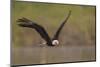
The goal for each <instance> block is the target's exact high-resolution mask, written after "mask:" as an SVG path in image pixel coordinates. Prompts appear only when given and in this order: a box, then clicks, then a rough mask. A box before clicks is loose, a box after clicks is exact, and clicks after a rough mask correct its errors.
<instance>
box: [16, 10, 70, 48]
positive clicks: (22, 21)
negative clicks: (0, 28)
mask: <svg viewBox="0 0 100 67" xmlns="http://www.w3.org/2000/svg"><path fill="white" fill-rule="evenodd" d="M70 15H71V11H69V14H68V16H67V17H66V18H65V20H64V21H63V22H62V23H61V25H60V26H59V28H58V30H57V31H56V33H55V35H54V37H53V38H52V39H51V38H50V37H49V35H48V33H47V32H46V30H45V29H44V27H43V26H41V25H39V24H37V23H35V22H34V21H31V20H29V19H27V18H25V17H23V18H21V19H18V20H17V22H19V23H18V25H19V26H21V27H27V28H32V29H35V30H36V31H37V32H38V33H39V34H40V36H41V37H42V38H43V39H44V40H45V41H46V43H43V44H47V45H48V46H55V45H58V44H59V41H58V38H59V34H60V32H61V30H62V28H63V26H64V24H65V23H66V22H67V20H68V18H69V17H70Z"/></svg>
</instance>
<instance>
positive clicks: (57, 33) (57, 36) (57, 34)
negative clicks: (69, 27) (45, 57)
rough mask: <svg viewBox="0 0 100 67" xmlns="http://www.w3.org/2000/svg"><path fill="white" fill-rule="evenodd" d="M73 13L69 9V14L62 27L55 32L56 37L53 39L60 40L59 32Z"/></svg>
mask: <svg viewBox="0 0 100 67" xmlns="http://www.w3.org/2000/svg"><path fill="white" fill-rule="evenodd" d="M70 15H71V11H69V14H68V16H67V18H66V19H65V20H64V21H63V22H62V24H61V25H60V27H59V28H58V30H57V32H56V33H55V35H54V37H53V40H58V38H59V34H60V32H61V30H62V28H63V26H64V24H65V23H66V22H67V20H68V18H69V17H70Z"/></svg>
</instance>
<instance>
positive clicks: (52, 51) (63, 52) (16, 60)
mask: <svg viewBox="0 0 100 67" xmlns="http://www.w3.org/2000/svg"><path fill="white" fill-rule="evenodd" d="M88 60H89V61H91V60H95V46H86V47H84V46H77V47H75V46H60V47H20V48H13V49H12V52H11V63H12V64H13V65H23V64H44V63H59V62H73V61H88Z"/></svg>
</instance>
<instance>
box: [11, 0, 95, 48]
mask: <svg viewBox="0 0 100 67" xmlns="http://www.w3.org/2000/svg"><path fill="white" fill-rule="evenodd" d="M70 10H71V11H72V14H71V16H70V18H69V20H68V23H66V25H65V27H64V28H63V30H62V33H61V35H60V39H61V40H60V41H61V44H62V45H95V33H96V32H95V23H96V22H95V20H96V19H95V6H82V5H67V4H53V3H52V4H50V3H39V2H20V1H14V2H13V4H12V22H11V24H12V46H18V47H19V46H34V45H38V44H39V43H40V42H41V41H42V38H41V37H40V36H39V35H38V33H37V32H36V31H35V30H32V29H28V28H22V27H19V26H18V25H17V23H18V22H16V20H18V19H19V18H22V17H26V18H28V19H30V20H32V21H35V22H36V23H37V24H40V25H42V26H43V27H45V29H46V30H47V32H48V33H49V35H50V37H53V35H54V33H55V32H56V30H57V28H58V27H59V25H60V24H61V23H62V21H63V20H64V19H65V17H66V16H67V15H68V13H69V11H70Z"/></svg>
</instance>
